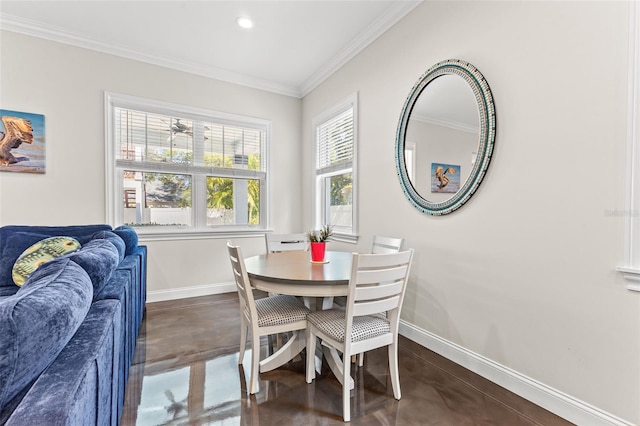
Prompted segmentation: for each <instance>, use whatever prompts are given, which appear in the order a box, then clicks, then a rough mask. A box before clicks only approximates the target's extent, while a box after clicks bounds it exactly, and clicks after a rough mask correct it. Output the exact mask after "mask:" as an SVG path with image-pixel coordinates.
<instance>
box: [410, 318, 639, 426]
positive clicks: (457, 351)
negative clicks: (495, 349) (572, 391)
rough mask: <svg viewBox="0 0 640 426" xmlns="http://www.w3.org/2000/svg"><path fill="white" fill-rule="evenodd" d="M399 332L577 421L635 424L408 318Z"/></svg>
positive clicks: (591, 425) (595, 425)
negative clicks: (463, 345)
mask: <svg viewBox="0 0 640 426" xmlns="http://www.w3.org/2000/svg"><path fill="white" fill-rule="evenodd" d="M399 333H400V334H401V335H402V336H404V337H406V338H408V339H410V340H412V341H414V342H416V343H418V344H420V345H422V346H424V347H426V348H428V349H430V350H432V351H433V352H435V353H437V354H439V355H442V356H443V357H445V358H447V359H449V360H451V361H453V362H455V363H456V364H459V365H461V366H463V367H465V368H466V369H468V370H471V371H473V372H474V373H476V374H478V375H480V376H482V377H484V378H485V379H488V380H490V381H492V382H494V383H496V384H498V385H500V386H502V387H504V388H506V389H508V390H509V391H511V392H513V393H515V394H516V395H519V396H521V397H523V398H525V399H526V400H528V401H531V402H533V403H534V404H536V405H539V406H540V407H542V408H544V409H546V410H548V411H550V412H552V413H554V414H556V415H558V416H560V417H562V418H563V419H566V420H568V421H570V422H572V423H575V424H576V425H589V426H634V425H633V423H629V422H627V421H625V420H623V419H620V418H618V417H616V416H614V415H611V414H609V413H606V412H604V411H602V410H600V409H598V408H596V407H593V406H592V405H589V404H587V403H585V402H583V401H580V400H578V399H576V398H574V397H572V396H570V395H567V394H565V393H563V392H561V391H559V390H557V389H554V388H551V387H549V386H547V385H545V384H544V383H540V382H538V381H536V380H534V379H532V378H530V377H527V376H525V375H523V374H521V373H518V372H517V371H515V370H512V369H510V368H508V367H505V366H503V365H500V364H498V363H497V362H494V361H492V360H490V359H488V358H485V357H483V356H482V355H479V354H476V353H474V352H471V351H470V350H468V349H465V348H463V347H462V346H460V345H457V344H455V343H453V342H450V341H448V340H445V339H443V338H441V337H439V336H437V335H435V334H433V333H431V332H429V331H426V330H423V329H420V328H418V327H415V326H414V325H412V324H409V323H407V322H405V321H400V329H399Z"/></svg>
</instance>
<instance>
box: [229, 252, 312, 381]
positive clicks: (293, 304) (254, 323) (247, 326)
mask: <svg viewBox="0 0 640 426" xmlns="http://www.w3.org/2000/svg"><path fill="white" fill-rule="evenodd" d="M227 249H228V251H229V258H230V260H231V267H232V269H233V277H234V279H235V282H236V288H237V290H238V296H239V299H240V327H241V328H240V352H239V355H238V364H242V360H243V359H244V352H245V347H246V344H247V332H248V331H250V332H251V378H250V379H249V387H248V388H249V389H248V390H249V394H254V393H256V392H258V391H259V390H260V386H259V383H258V374H259V368H260V337H261V336H269V335H272V334H278V333H284V332H289V331H297V330H304V329H305V328H306V327H307V314H308V313H309V312H310V311H309V309H308V308H307V307H305V306H304V304H303V303H302V302H301V301H300V300H298V299H296V298H295V297H293V296H288V295H276V296H268V297H264V298H262V299H255V298H254V297H253V289H252V288H251V285H250V283H249V276H248V275H247V269H246V267H245V264H244V257H243V256H242V251H241V249H240V247H238V246H234V245H232V244H231V242H227ZM300 337H301V338H304V337H303V336H300ZM290 343H293V340H290V341H289V342H287V344H285V345H284V346H283V347H282V348H280V351H286V350H287V349H288V347H287V345H288V344H290Z"/></svg>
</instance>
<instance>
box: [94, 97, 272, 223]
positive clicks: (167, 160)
mask: <svg viewBox="0 0 640 426" xmlns="http://www.w3.org/2000/svg"><path fill="white" fill-rule="evenodd" d="M107 99H108V105H109V108H108V127H109V130H110V131H109V132H108V133H109V135H108V137H107V139H108V140H107V143H108V145H109V151H110V154H111V155H109V157H110V158H108V159H107V161H108V162H109V163H110V164H109V165H108V166H109V167H110V168H112V173H111V175H112V176H113V177H112V179H113V181H114V182H113V185H112V186H113V190H112V191H110V192H112V193H113V200H112V201H111V203H110V205H111V210H113V212H112V215H111V218H112V222H113V223H114V224H128V225H132V226H138V227H142V226H147V227H149V226H152V227H162V228H179V229H184V228H185V227H188V228H193V229H203V230H206V229H209V230H211V228H214V229H215V228H221V229H227V228H228V227H229V226H232V227H234V228H239V229H242V228H245V227H248V228H251V227H258V228H262V227H264V223H263V222H264V221H263V217H265V214H264V212H265V211H266V210H265V209H266V194H267V191H266V181H267V170H266V161H265V155H264V153H265V152H266V144H267V139H268V131H269V128H270V126H269V123H268V122H267V121H264V120H259V119H255V118H245V117H240V116H235V115H234V116H231V115H229V114H225V113H216V112H211V111H202V110H195V109H193V108H188V107H180V106H177V105H170V104H164V103H162V104H160V103H158V102H155V101H146V100H142V99H134V98H131V97H124V98H121V97H120V96H119V95H113V94H108V95H107ZM181 108H183V109H185V111H181Z"/></svg>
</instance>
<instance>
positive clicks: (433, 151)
mask: <svg viewBox="0 0 640 426" xmlns="http://www.w3.org/2000/svg"><path fill="white" fill-rule="evenodd" d="M495 134H496V115H495V107H494V104H493V96H492V95H491V90H490V88H489V84H488V83H487V81H486V80H485V78H484V77H483V76H482V74H481V73H480V71H478V70H477V69H476V68H475V67H474V66H473V65H471V64H469V63H468V62H464V61H461V60H457V59H451V60H447V61H442V62H438V63H437V64H435V65H434V66H433V67H431V68H429V69H428V70H427V71H426V72H425V73H424V74H423V75H422V76H421V77H420V79H418V81H417V82H416V84H415V85H414V86H413V88H412V89H411V92H410V93H409V96H408V97H407V100H406V101H405V104H404V107H403V108H402V113H401V115H400V122H399V124H398V131H397V134H396V168H397V171H398V177H399V179H400V184H401V186H402V189H403V191H404V193H405V195H406V197H407V198H408V199H409V201H410V202H411V204H413V205H414V207H416V208H417V209H418V210H420V211H422V212H424V213H427V214H431V215H443V214H448V213H451V212H453V211H454V210H456V209H458V208H460V207H461V206H462V205H463V204H464V203H465V202H467V200H468V199H469V198H470V197H471V196H472V195H473V194H474V193H475V191H476V190H477V189H478V186H479V185H480V182H481V181H482V178H483V177H484V175H485V173H486V171H487V167H488V166H489V162H490V161H491V154H492V153H493V144H494V142H495Z"/></svg>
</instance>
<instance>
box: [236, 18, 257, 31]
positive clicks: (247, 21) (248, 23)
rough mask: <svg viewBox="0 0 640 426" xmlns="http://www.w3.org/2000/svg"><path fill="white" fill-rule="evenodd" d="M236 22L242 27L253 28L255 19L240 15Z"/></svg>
mask: <svg viewBox="0 0 640 426" xmlns="http://www.w3.org/2000/svg"><path fill="white" fill-rule="evenodd" d="M236 22H237V23H238V25H240V26H241V27H242V28H247V29H248V28H253V21H252V20H251V18H247V17H246V16H240V17H239V18H237V19H236Z"/></svg>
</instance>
